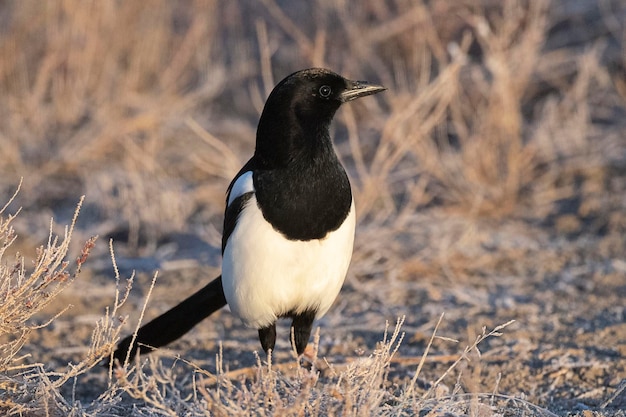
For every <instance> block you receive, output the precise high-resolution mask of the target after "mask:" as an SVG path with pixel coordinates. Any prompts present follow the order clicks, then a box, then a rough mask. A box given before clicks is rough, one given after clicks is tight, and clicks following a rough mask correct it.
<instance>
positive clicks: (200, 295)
mask: <svg viewBox="0 0 626 417" xmlns="http://www.w3.org/2000/svg"><path fill="white" fill-rule="evenodd" d="M225 305H226V298H225V297H224V290H223V288H222V276H221V275H220V276H219V277H217V278H215V279H214V280H213V281H211V282H209V284H208V285H206V286H205V287H203V288H201V289H200V290H198V291H197V292H196V293H194V294H192V295H191V296H189V297H188V298H187V299H185V300H184V301H182V302H181V303H179V304H178V305H176V306H175V307H173V308H171V309H170V310H168V311H166V312H165V313H163V314H161V315H160V316H159V317H157V318H155V319H153V320H152V321H150V322H148V323H146V324H144V325H143V326H141V327H140V328H139V330H138V331H137V337H136V338H135V340H134V341H133V335H130V336H127V337H126V338H124V339H123V340H122V341H121V342H120V343H119V344H118V345H117V349H115V352H114V353H113V359H117V360H119V361H120V363H123V362H124V361H125V360H126V356H127V355H128V358H129V360H130V359H132V358H133V357H134V356H135V355H136V354H137V352H138V351H139V352H141V353H146V352H151V351H153V350H155V349H156V348H159V347H161V346H164V345H167V344H168V343H170V342H173V341H174V340H176V339H178V338H179V337H181V336H182V335H184V334H185V333H187V332H188V331H189V330H191V328H192V327H194V326H195V325H196V324H198V323H200V322H201V321H202V320H203V319H205V318H207V317H209V316H210V315H211V314H213V313H214V312H216V311H217V310H219V309H220V308H222V307H224V306H225ZM131 343H132V344H133V346H132V348H131V346H130V345H131ZM129 349H130V351H129Z"/></svg>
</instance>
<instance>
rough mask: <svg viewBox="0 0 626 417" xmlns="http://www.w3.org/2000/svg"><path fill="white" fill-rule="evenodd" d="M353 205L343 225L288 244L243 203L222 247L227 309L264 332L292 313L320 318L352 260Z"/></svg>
mask: <svg viewBox="0 0 626 417" xmlns="http://www.w3.org/2000/svg"><path fill="white" fill-rule="evenodd" d="M354 228H355V212H354V202H353V203H352V206H351V207H350V213H349V214H348V217H347V218H346V220H345V222H344V223H343V224H342V225H341V227H340V228H339V229H337V230H335V231H333V232H331V233H329V234H328V235H327V236H326V237H325V238H324V239H319V240H310V241H297V240H287V239H286V238H285V237H284V236H283V235H282V234H280V233H279V232H277V231H276V230H274V229H273V228H272V226H271V225H270V224H269V223H268V222H267V221H266V220H265V219H264V218H263V214H262V213H261V210H260V209H259V208H258V206H257V202H256V197H255V196H254V195H253V196H252V198H250V200H249V201H248V202H247V204H246V206H245V208H244V209H243V211H242V212H241V213H240V215H239V219H238V221H237V226H236V227H235V229H234V231H233V232H232V234H231V235H230V238H229V239H228V243H227V244H226V247H225V248H224V259H223V263H222V283H223V286H224V295H225V296H226V300H227V301H228V305H229V306H230V309H231V311H232V312H233V313H234V314H236V315H237V316H239V317H240V318H241V319H242V320H243V322H244V323H245V324H246V325H247V326H250V327H254V328H262V327H266V326H268V325H270V324H272V323H274V322H275V321H276V319H277V318H278V317H279V316H281V315H283V314H285V313H288V312H290V311H294V312H296V313H301V312H304V311H305V310H307V309H309V310H317V315H316V318H319V317H321V316H323V315H324V314H325V313H326V312H327V311H328V309H329V308H330V306H331V305H332V303H333V302H334V301H335V298H337V295H338V294H339V290H340V289H341V286H342V285H343V281H344V279H345V276H346V272H347V270H348V265H349V264H350V258H351V257H352V245H353V243H354Z"/></svg>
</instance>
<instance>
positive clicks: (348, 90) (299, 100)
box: [257, 68, 385, 159]
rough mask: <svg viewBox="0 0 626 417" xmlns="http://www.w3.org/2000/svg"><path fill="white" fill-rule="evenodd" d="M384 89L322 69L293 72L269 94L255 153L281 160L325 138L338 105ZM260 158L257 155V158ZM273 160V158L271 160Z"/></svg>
mask: <svg viewBox="0 0 626 417" xmlns="http://www.w3.org/2000/svg"><path fill="white" fill-rule="evenodd" d="M383 90H385V88H384V87H382V86H380V85H376V84H371V83H368V82H366V81H352V80H348V79H346V78H344V77H342V76H341V75H339V74H336V73H334V72H332V71H330V70H327V69H322V68H310V69H305V70H302V71H298V72H295V73H293V74H291V75H289V76H288V77H286V78H285V79H283V80H282V81H281V82H280V83H278V85H277V86H276V87H274V90H272V92H271V93H270V96H269V97H268V99H267V101H266V103H265V107H264V109H263V113H262V114H261V119H260V120H259V128H258V130H257V154H259V153H261V154H265V155H264V156H265V157H266V158H268V157H270V156H269V153H273V154H274V157H277V158H279V159H282V156H286V155H281V154H282V153H283V152H281V151H286V152H288V153H290V154H291V153H292V151H294V148H299V147H301V146H302V142H303V141H304V142H306V143H309V144H310V143H315V142H318V141H317V139H318V138H320V139H327V138H328V127H329V125H330V122H331V121H332V119H333V117H334V115H335V112H336V111H337V109H338V108H339V106H341V104H343V103H345V102H348V101H352V100H354V99H357V98H359V97H365V96H368V95H371V94H376V93H378V92H381V91H383ZM259 156H260V155H259ZM272 159H273V157H272Z"/></svg>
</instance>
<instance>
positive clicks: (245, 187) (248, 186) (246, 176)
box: [226, 171, 254, 206]
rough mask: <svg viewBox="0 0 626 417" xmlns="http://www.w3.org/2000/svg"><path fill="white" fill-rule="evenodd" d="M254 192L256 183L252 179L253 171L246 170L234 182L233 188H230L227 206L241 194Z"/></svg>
mask: <svg viewBox="0 0 626 417" xmlns="http://www.w3.org/2000/svg"><path fill="white" fill-rule="evenodd" d="M251 191H252V192H254V183H253V181H252V171H247V172H244V173H243V174H241V175H240V176H239V178H237V181H235V183H234V184H233V188H231V189H230V194H229V195H228V203H226V206H230V204H231V203H232V202H233V201H234V200H235V199H236V198H237V197H239V196H241V195H244V194H245V193H249V192H251Z"/></svg>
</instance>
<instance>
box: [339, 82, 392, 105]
mask: <svg viewBox="0 0 626 417" xmlns="http://www.w3.org/2000/svg"><path fill="white" fill-rule="evenodd" d="M384 90H386V88H385V87H383V86H382V85H376V84H370V83H368V82H367V81H348V89H346V90H345V91H344V92H343V93H341V95H340V96H339V97H340V99H341V101H342V102H343V103H345V102H347V101H351V100H354V99H357V98H359V97H365V96H369V95H371V94H376V93H380V92H381V91H384Z"/></svg>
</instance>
